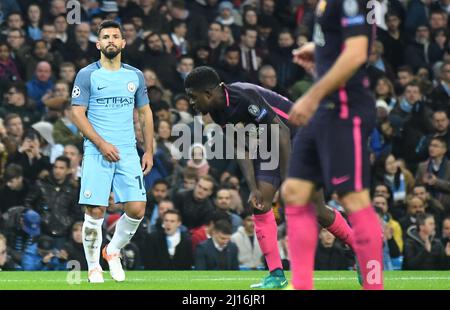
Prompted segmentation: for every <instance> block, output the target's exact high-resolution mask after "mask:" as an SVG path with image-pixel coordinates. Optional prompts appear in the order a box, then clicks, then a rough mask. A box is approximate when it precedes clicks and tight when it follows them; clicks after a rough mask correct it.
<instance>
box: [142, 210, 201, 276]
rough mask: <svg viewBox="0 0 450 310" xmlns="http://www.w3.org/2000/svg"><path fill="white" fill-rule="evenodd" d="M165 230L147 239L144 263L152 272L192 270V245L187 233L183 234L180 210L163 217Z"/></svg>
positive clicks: (153, 233)
mask: <svg viewBox="0 0 450 310" xmlns="http://www.w3.org/2000/svg"><path fill="white" fill-rule="evenodd" d="M162 222H163V228H162V229H157V230H155V231H153V232H152V233H151V234H150V235H147V237H146V239H145V247H143V249H142V263H143V265H144V268H145V269H151V270H190V269H191V266H192V262H193V256H192V243H191V239H190V237H189V235H188V233H187V232H182V231H181V230H180V227H181V215H180V212H179V211H178V210H168V211H166V212H165V213H164V215H163V220H162Z"/></svg>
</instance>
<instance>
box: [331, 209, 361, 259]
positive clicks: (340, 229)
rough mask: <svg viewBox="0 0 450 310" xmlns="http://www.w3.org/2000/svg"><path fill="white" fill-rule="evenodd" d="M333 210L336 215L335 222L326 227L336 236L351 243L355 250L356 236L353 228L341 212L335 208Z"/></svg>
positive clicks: (348, 243)
mask: <svg viewBox="0 0 450 310" xmlns="http://www.w3.org/2000/svg"><path fill="white" fill-rule="evenodd" d="M333 211H334V214H335V215H336V217H335V218H334V222H333V224H331V225H330V226H328V227H325V228H326V229H327V230H328V231H329V232H330V233H332V234H333V235H334V236H335V237H336V238H338V239H339V240H341V241H343V242H344V243H345V244H347V245H349V246H350V248H352V250H353V244H354V236H353V230H352V228H351V227H350V226H349V225H348V223H347V221H346V220H345V219H344V217H343V216H342V214H341V212H339V211H337V210H336V209H333Z"/></svg>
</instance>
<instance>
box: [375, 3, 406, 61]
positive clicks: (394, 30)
mask: <svg viewBox="0 0 450 310" xmlns="http://www.w3.org/2000/svg"><path fill="white" fill-rule="evenodd" d="M385 21H386V26H387V31H380V36H379V37H380V40H381V42H383V45H384V48H385V53H384V55H385V58H386V60H387V62H388V63H389V64H390V65H392V67H393V69H394V70H396V69H397V68H398V67H399V66H402V65H403V64H404V54H403V52H404V50H405V47H406V42H407V38H406V37H405V35H404V33H403V31H402V28H403V27H401V23H402V20H401V17H400V14H399V13H398V12H395V11H390V12H387V13H386V15H385Z"/></svg>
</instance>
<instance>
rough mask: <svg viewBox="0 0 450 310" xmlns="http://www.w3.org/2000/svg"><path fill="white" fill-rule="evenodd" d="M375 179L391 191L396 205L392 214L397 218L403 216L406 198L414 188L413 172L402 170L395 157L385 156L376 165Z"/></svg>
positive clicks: (391, 210)
mask: <svg viewBox="0 0 450 310" xmlns="http://www.w3.org/2000/svg"><path fill="white" fill-rule="evenodd" d="M373 178H374V180H375V182H376V183H384V184H386V185H387V186H389V188H390V189H391V192H392V193H393V197H392V198H393V203H394V204H393V206H392V208H391V209H390V212H392V214H393V215H394V217H396V218H399V217H401V216H403V215H404V212H403V208H404V204H405V202H406V196H407V195H408V194H410V193H411V192H412V190H413V188H414V177H413V175H412V174H411V172H409V171H408V170H405V169H401V167H400V166H399V164H398V161H397V160H396V158H395V157H394V155H392V154H383V155H381V156H380V157H379V158H378V160H377V161H376V162H375V164H374V176H373Z"/></svg>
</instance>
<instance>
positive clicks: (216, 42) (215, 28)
mask: <svg viewBox="0 0 450 310" xmlns="http://www.w3.org/2000/svg"><path fill="white" fill-rule="evenodd" d="M223 30H224V25H223V24H222V23H220V22H217V21H215V22H212V23H210V24H209V28H208V47H209V53H210V54H209V61H210V64H211V65H212V66H217V65H218V64H219V63H220V62H221V61H222V59H223V57H224V53H225V48H226V47H227V45H226V44H225V43H224V42H223V41H222V38H223Z"/></svg>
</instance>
